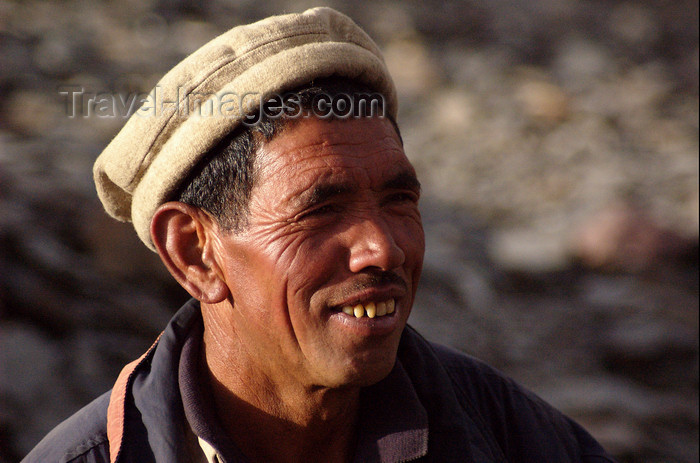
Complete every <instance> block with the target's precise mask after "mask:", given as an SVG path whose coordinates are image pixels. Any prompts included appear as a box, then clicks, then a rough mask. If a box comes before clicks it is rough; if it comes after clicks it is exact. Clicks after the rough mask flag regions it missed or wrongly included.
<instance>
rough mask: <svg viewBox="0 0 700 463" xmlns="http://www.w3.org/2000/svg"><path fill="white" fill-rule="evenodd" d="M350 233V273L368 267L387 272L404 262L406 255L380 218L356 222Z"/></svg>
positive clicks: (386, 224) (389, 228) (388, 227)
mask: <svg viewBox="0 0 700 463" xmlns="http://www.w3.org/2000/svg"><path fill="white" fill-rule="evenodd" d="M351 233H352V243H351V245H350V271H351V272H353V273H357V272H360V271H362V270H364V269H367V268H370V267H374V268H378V269H381V270H384V271H389V270H392V269H395V268H397V267H400V266H401V265H403V264H404V262H405V261H406V255H405V254H404V252H403V250H402V249H401V247H400V246H399V245H398V244H397V243H396V241H395V239H394V235H393V234H392V230H391V227H390V226H389V224H388V223H387V222H386V221H385V220H384V219H382V218H381V217H373V218H365V219H363V220H361V221H359V222H357V223H356V224H355V226H353V227H352V230H351Z"/></svg>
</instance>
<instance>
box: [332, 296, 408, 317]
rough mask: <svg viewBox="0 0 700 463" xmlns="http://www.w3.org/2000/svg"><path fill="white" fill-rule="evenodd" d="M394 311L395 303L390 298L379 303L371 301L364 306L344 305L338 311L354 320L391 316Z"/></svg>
mask: <svg viewBox="0 0 700 463" xmlns="http://www.w3.org/2000/svg"><path fill="white" fill-rule="evenodd" d="M395 309H396V301H395V300H394V299H393V298H392V299H388V300H386V301H381V302H374V301H372V302H367V303H365V304H354V305H346V306H343V307H342V308H340V311H342V312H343V313H345V314H346V315H350V316H354V317H355V318H362V317H369V318H375V317H384V316H386V315H391V314H392V313H394V310H395Z"/></svg>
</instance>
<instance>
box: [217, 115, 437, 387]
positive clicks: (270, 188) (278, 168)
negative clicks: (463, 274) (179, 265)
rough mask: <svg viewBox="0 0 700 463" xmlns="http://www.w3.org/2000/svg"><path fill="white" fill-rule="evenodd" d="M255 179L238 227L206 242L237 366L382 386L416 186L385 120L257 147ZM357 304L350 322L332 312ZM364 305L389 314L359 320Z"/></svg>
mask: <svg viewBox="0 0 700 463" xmlns="http://www.w3.org/2000/svg"><path fill="white" fill-rule="evenodd" d="M256 167H257V178H256V183H255V186H254V188H253V190H252V194H251V199H250V211H249V217H248V226H247V227H245V229H244V230H243V231H240V232H235V233H226V232H223V231H220V232H217V247H216V249H217V251H216V252H217V253H218V254H219V260H220V262H221V263H222V266H223V268H222V271H223V277H224V279H225V280H226V283H227V285H228V287H229V288H230V291H231V298H232V304H233V311H232V313H230V314H227V315H226V316H227V317H228V319H227V320H228V321H227V322H226V323H228V325H227V326H226V327H225V328H226V329H227V330H228V332H230V333H231V336H234V337H237V338H238V341H239V346H240V349H241V350H240V352H237V353H236V355H237V361H241V360H242V361H244V362H247V363H248V366H249V367H251V368H252V370H251V371H256V372H259V373H261V374H263V375H264V376H266V377H267V378H269V379H270V380H272V381H277V380H280V379H285V380H290V379H291V380H294V381H297V382H300V384H303V385H305V386H309V387H315V386H322V387H341V386H347V385H352V386H365V385H369V384H373V383H375V382H377V381H379V380H381V379H382V378H383V377H384V376H386V375H387V374H388V373H389V371H391V368H392V367H393V365H394V362H395V358H396V351H397V348H398V343H399V338H400V335H401V332H402V330H403V328H404V326H405V324H406V320H407V318H408V315H409V312H410V310H411V306H412V303H413V299H414V296H415V292H416V286H417V284H418V279H419V276H420V271H421V266H422V262H423V252H424V248H425V242H424V235H423V228H422V225H421V219H420V214H419V212H418V197H419V184H418V181H417V180H416V176H415V171H414V169H413V167H412V166H411V164H410V163H409V161H408V159H407V158H406V156H405V154H404V152H403V149H402V147H401V143H400V141H399V138H398V136H397V134H396V131H395V130H394V128H393V126H392V125H391V123H390V122H389V121H388V120H387V119H378V118H359V119H350V120H345V121H332V122H328V121H321V120H318V119H315V118H311V119H305V120H301V121H298V122H295V123H293V125H291V126H290V127H288V128H287V129H286V130H284V131H282V132H281V133H280V134H278V135H277V136H276V137H275V138H274V139H273V140H272V141H270V142H269V143H265V144H263V146H262V147H261V148H260V149H259V151H258V154H257V158H256ZM360 304H361V305H362V307H363V309H364V314H362V317H360V318H357V317H356V316H355V314H354V313H353V314H348V313H345V312H344V311H343V308H346V311H348V312H349V310H348V309H347V307H351V308H353V309H354V310H356V311H357V312H358V314H360V312H361V311H360V310H359V309H358V307H357V306H358V305H360ZM372 304H374V306H375V311H376V310H377V307H378V309H379V313H381V312H382V307H383V306H384V305H386V307H387V309H385V310H387V311H389V310H391V306H392V305H394V306H395V309H394V311H393V313H387V314H386V315H375V316H374V317H373V318H370V317H369V316H368V312H369V314H371V312H372ZM368 308H369V310H367V309H368Z"/></svg>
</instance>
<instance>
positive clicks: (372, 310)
mask: <svg viewBox="0 0 700 463" xmlns="http://www.w3.org/2000/svg"><path fill="white" fill-rule="evenodd" d="M365 312H367V316H368V317H369V318H374V317H375V315H377V306H376V305H374V302H370V303H369V304H366V305H365Z"/></svg>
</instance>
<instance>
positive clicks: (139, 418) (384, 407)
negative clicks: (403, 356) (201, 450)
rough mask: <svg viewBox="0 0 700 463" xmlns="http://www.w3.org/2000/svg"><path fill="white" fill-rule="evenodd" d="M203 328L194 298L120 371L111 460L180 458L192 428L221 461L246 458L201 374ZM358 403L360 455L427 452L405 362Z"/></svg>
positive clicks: (388, 462)
mask: <svg viewBox="0 0 700 463" xmlns="http://www.w3.org/2000/svg"><path fill="white" fill-rule="evenodd" d="M201 332H202V319H201V313H200V309H199V303H198V302H197V301H195V300H191V301H189V302H188V303H187V304H185V305H184V306H183V307H182V308H181V309H180V311H178V313H177V314H176V315H175V316H174V317H173V319H172V320H171V322H170V324H169V325H168V327H167V328H166V330H165V331H164V332H163V333H162V334H161V336H160V337H159V339H158V340H157V341H156V343H155V344H154V345H153V346H152V347H151V348H150V349H149V350H148V351H147V352H146V353H145V354H144V355H143V356H142V357H141V358H139V359H138V360H136V361H134V362H132V363H130V364H129V365H127V366H126V367H125V368H124V369H123V370H122V372H121V373H120V375H119V378H118V379H117V382H116V383H115V385H114V388H113V390H112V394H111V398H110V404H109V408H108V426H107V427H108V438H109V443H110V461H111V462H112V463H119V462H122V461H132V458H133V457H138V458H136V460H137V461H146V460H149V459H151V460H155V461H180V460H179V459H178V456H184V455H185V454H189V450H188V448H187V445H186V441H187V440H188V439H186V435H187V434H188V433H191V432H192V431H194V433H195V434H196V435H197V437H198V438H199V439H201V440H204V441H205V442H206V445H207V448H209V449H210V450H211V449H214V450H215V452H216V454H217V456H218V458H219V459H220V460H221V461H222V462H227V463H239V462H244V461H245V458H244V457H243V455H242V454H241V453H240V451H238V449H237V448H236V446H235V445H234V444H233V442H231V441H230V440H229V439H228V438H227V437H225V435H224V434H223V432H221V428H220V426H218V424H217V423H218V420H217V419H216V418H215V414H214V413H213V411H212V410H213V409H212V406H211V404H210V403H208V401H207V400H206V397H207V396H208V395H207V394H205V393H203V392H202V386H201V385H200V383H199V381H198V378H199V375H198V374H197V373H198V367H197V365H198V363H197V362H198V359H199V344H200V341H201ZM360 406H361V410H360V428H359V435H358V446H357V448H358V450H357V453H356V456H355V461H356V462H378V463H395V462H400V461H411V460H415V459H418V458H420V457H422V456H424V455H425V454H426V453H427V450H428V416H427V413H426V410H425V408H424V407H423V405H422V404H421V402H420V400H419V398H418V396H417V394H416V392H415V390H414V389H413V386H412V384H411V380H410V379H409V377H408V375H407V374H406V371H405V370H404V368H403V366H402V365H401V363H400V362H397V363H396V365H395V366H394V369H393V370H392V372H391V373H390V374H389V376H388V377H387V378H385V379H384V380H382V381H380V382H379V383H377V384H376V385H374V386H371V387H369V388H365V389H363V391H362V394H361V402H360ZM190 429H191V431H190ZM156 442H157V444H154V443H156ZM210 453H211V452H210ZM144 455H148V456H149V457H152V458H145V457H144Z"/></svg>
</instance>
